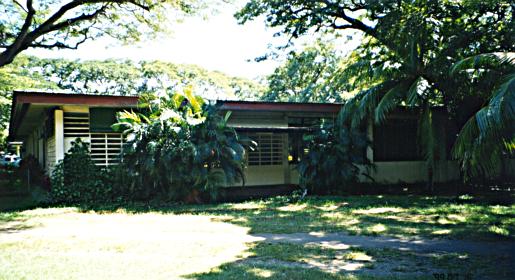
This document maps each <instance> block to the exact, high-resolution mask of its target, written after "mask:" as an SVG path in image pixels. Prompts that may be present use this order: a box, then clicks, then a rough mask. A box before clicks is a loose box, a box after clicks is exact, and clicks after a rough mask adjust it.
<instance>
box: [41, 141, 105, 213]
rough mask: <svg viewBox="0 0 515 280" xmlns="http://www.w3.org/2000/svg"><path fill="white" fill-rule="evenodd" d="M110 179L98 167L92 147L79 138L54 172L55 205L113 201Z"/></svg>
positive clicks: (53, 198) (52, 196) (53, 197)
mask: <svg viewBox="0 0 515 280" xmlns="http://www.w3.org/2000/svg"><path fill="white" fill-rule="evenodd" d="M107 178H108V176H107V175H106V173H105V171H103V170H101V168H100V167H98V166H96V165H95V163H94V162H93V160H92V159H91V156H90V154H89V148H88V144H87V143H84V142H82V141H81V140H80V138H77V139H76V140H75V142H74V143H73V145H72V147H71V148H70V150H69V151H68V152H67V153H66V154H65V155H64V159H63V160H61V161H59V163H57V165H56V166H55V167H54V170H53V171H52V177H51V182H52V188H51V198H52V201H53V202H55V203H92V202H103V201H110V200H111V199H112V190H113V189H112V186H111V185H109V184H106V181H107V180H108V179H107Z"/></svg>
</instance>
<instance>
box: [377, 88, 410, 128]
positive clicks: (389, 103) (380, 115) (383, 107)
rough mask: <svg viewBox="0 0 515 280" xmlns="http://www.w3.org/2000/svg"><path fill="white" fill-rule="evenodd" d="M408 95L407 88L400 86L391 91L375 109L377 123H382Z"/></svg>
mask: <svg viewBox="0 0 515 280" xmlns="http://www.w3.org/2000/svg"><path fill="white" fill-rule="evenodd" d="M405 95H406V87H405V86H404V84H402V83H401V84H399V85H397V86H395V87H394V88H392V89H390V90H389V91H388V92H387V93H386V94H385V95H384V96H383V97H382V98H381V101H380V102H379V104H378V105H377V107H376V109H375V122H376V123H382V122H384V121H385V120H386V116H387V114H388V113H389V112H391V111H392V110H393V109H395V108H396V107H397V106H398V105H399V101H400V100H401V99H402V98H403V97H404V96H405Z"/></svg>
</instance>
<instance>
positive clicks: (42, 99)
mask: <svg viewBox="0 0 515 280" xmlns="http://www.w3.org/2000/svg"><path fill="white" fill-rule="evenodd" d="M63 105H89V106H93V107H112V108H127V107H136V106H137V105H138V97H137V96H113V95H98V94H75V93H61V92H37V91H14V92H13V101H12V105H11V118H10V120H9V139H12V140H14V139H15V137H16V136H17V135H16V132H17V130H18V128H19V126H20V125H21V123H22V121H23V120H24V119H25V117H26V115H27V113H28V112H29V111H30V108H31V106H32V107H34V106H38V107H46V106H48V107H52V106H63Z"/></svg>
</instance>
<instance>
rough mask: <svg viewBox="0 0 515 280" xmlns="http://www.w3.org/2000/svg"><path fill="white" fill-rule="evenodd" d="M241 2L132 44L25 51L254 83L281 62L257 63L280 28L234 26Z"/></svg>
mask: <svg viewBox="0 0 515 280" xmlns="http://www.w3.org/2000/svg"><path fill="white" fill-rule="evenodd" d="M244 3H245V1H244V0H238V1H236V3H233V4H227V3H226V4H222V6H220V7H219V8H218V10H219V11H218V12H217V13H215V14H213V15H209V16H208V17H207V18H204V17H202V16H196V17H188V18H186V19H185V20H184V21H183V22H181V23H175V24H174V26H173V29H172V34H171V35H169V36H167V37H166V38H161V39H158V40H155V41H151V42H141V43H139V44H137V45H135V46H121V45H113V44H112V43H110V42H108V41H107V40H96V41H89V42H86V43H84V44H82V45H80V46H79V49H78V50H42V49H32V50H29V51H28V53H29V54H32V55H37V56H41V57H47V58H58V57H62V58H67V59H83V60H89V59H97V60H101V59H107V58H115V59H133V60H161V61H167V62H173V63H178V64H196V65H199V66H202V67H204V68H206V69H208V70H217V71H221V72H224V73H226V74H229V75H231V76H239V77H246V78H249V79H258V78H260V77H264V76H266V75H269V74H271V73H272V72H273V70H274V69H275V68H276V67H277V66H279V65H280V64H281V62H282V60H280V59H279V60H276V61H273V60H267V61H263V62H255V61H254V59H255V58H256V57H259V56H262V55H264V54H266V53H267V51H268V50H269V49H268V47H269V46H270V45H272V46H279V45H281V44H284V43H285V42H286V39H285V38H280V37H274V36H273V34H274V33H276V32H277V31H278V30H277V29H276V30H272V29H270V28H267V27H266V25H265V22H264V20H263V19H257V20H254V21H251V22H247V23H246V24H244V25H240V24H238V23H237V21H236V19H235V18H234V16H233V15H234V13H235V12H236V11H238V10H239V8H240V7H242V6H243V4H244Z"/></svg>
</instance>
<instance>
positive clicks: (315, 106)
mask: <svg viewBox="0 0 515 280" xmlns="http://www.w3.org/2000/svg"><path fill="white" fill-rule="evenodd" d="M216 104H217V105H219V106H220V109H221V110H226V111H240V112H243V111H254V112H297V113H321V114H338V112H339V111H340V109H341V108H342V104H340V103H294V102H267V101H230V100H218V101H216ZM63 105H87V106H90V107H112V108H130V107H136V106H137V105H138V96H114V95H98V94H76V93H64V92H38V91H14V93H13V103H12V106H11V119H10V123H9V139H11V140H15V138H16V137H18V135H17V131H18V128H19V127H20V126H21V125H22V123H23V122H25V121H28V120H27V118H26V115H29V116H30V115H31V112H32V111H34V112H32V113H35V112H36V111H37V110H41V108H51V107H53V106H63ZM38 108H39V109H38ZM29 119H30V118H29Z"/></svg>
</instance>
